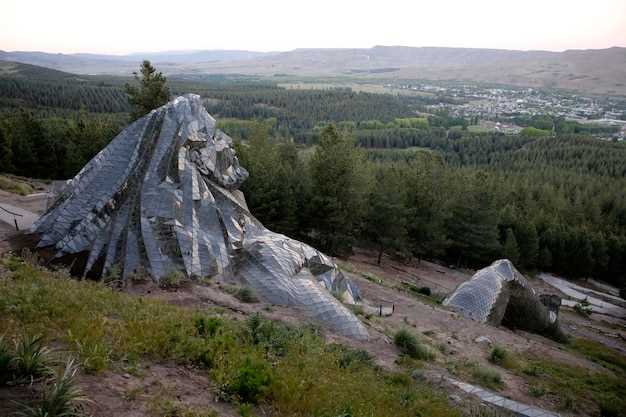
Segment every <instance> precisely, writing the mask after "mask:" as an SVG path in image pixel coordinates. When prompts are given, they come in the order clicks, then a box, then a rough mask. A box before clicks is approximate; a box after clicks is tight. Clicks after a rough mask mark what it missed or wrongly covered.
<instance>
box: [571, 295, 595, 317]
mask: <svg viewBox="0 0 626 417" xmlns="http://www.w3.org/2000/svg"><path fill="white" fill-rule="evenodd" d="M574 311H576V312H577V313H578V314H580V315H581V316H585V317H589V316H591V313H592V312H593V311H592V310H591V304H590V303H589V301H588V300H587V299H586V298H585V299H584V300H582V301H581V302H579V303H576V305H575V306H574Z"/></svg>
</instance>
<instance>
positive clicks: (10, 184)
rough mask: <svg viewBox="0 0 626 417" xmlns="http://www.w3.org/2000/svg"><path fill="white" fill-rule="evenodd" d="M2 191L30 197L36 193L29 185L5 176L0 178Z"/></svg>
mask: <svg viewBox="0 0 626 417" xmlns="http://www.w3.org/2000/svg"><path fill="white" fill-rule="evenodd" d="M0 190H4V191H8V192H10V193H14V194H19V195H28V194H31V193H32V192H33V191H34V189H33V187H31V186H30V185H29V184H27V183H25V182H22V181H18V180H15V179H13V178H9V177H5V176H0Z"/></svg>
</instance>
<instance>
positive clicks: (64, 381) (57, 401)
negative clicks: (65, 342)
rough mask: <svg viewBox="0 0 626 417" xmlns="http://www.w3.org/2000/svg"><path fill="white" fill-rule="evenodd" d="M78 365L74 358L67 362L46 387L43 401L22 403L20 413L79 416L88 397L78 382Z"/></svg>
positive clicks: (35, 416) (33, 416)
mask: <svg viewBox="0 0 626 417" xmlns="http://www.w3.org/2000/svg"><path fill="white" fill-rule="evenodd" d="M77 372H78V365H77V364H76V363H75V362H74V360H73V359H70V360H68V361H67V362H66V364H65V368H64V369H63V371H62V372H61V374H60V375H58V376H57V377H56V379H55V380H54V382H53V383H52V384H51V385H49V386H48V387H46V388H45V390H44V393H43V398H42V400H41V402H40V403H39V404H38V405H37V406H35V407H30V406H25V405H22V410H21V411H20V412H19V414H18V415H20V416H22V417H79V416H82V415H83V413H82V409H81V406H82V404H83V403H85V402H87V401H88V400H87V398H86V397H85V396H84V395H83V393H82V391H81V390H80V388H79V387H78V385H77V383H76V374H77Z"/></svg>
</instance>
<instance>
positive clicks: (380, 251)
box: [378, 243, 385, 265]
mask: <svg viewBox="0 0 626 417" xmlns="http://www.w3.org/2000/svg"><path fill="white" fill-rule="evenodd" d="M384 249H385V248H384V246H383V244H382V243H381V244H380V250H379V251H378V265H380V261H381V260H382V258H383V250H384Z"/></svg>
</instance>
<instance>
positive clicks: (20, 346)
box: [12, 335, 53, 380]
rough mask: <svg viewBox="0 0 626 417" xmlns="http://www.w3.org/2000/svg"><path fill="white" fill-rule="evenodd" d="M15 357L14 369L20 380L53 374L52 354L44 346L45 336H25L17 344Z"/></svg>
mask: <svg viewBox="0 0 626 417" xmlns="http://www.w3.org/2000/svg"><path fill="white" fill-rule="evenodd" d="M14 355H15V356H14V358H13V361H12V368H13V371H14V372H15V376H16V379H18V380H25V379H28V378H40V377H44V376H50V375H51V374H52V368H51V365H52V362H53V361H52V352H51V350H50V349H49V348H48V347H46V346H44V344H43V336H41V335H36V336H30V335H25V336H23V337H22V338H20V339H19V340H17V341H16V343H15V353H14Z"/></svg>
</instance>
